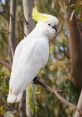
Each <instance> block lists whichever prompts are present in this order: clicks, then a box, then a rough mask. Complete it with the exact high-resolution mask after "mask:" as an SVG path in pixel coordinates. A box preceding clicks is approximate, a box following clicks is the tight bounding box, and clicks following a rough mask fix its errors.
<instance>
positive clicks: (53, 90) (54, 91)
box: [34, 79, 82, 115]
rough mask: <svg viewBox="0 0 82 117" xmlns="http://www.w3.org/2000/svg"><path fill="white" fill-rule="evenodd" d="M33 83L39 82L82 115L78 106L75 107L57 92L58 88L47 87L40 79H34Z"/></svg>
mask: <svg viewBox="0 0 82 117" xmlns="http://www.w3.org/2000/svg"><path fill="white" fill-rule="evenodd" d="M34 83H35V84H39V85H41V86H42V87H44V88H45V89H46V90H47V91H48V92H50V93H51V94H53V95H55V96H56V97H57V98H58V99H59V100H60V101H61V102H62V103H64V104H66V105H68V106H71V107H72V108H74V110H77V111H78V112H79V113H80V115H82V110H80V109H79V108H77V107H76V105H74V104H72V103H70V102H69V101H67V100H66V99H64V97H62V96H61V95H60V94H59V90H57V89H52V88H51V87H49V86H48V85H47V84H46V83H44V81H43V80H42V79H37V80H36V81H34Z"/></svg>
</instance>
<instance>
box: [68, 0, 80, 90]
mask: <svg viewBox="0 0 82 117" xmlns="http://www.w3.org/2000/svg"><path fill="white" fill-rule="evenodd" d="M72 4H75V0H70V6H69V8H68V11H67V19H66V21H67V24H68V29H69V47H70V58H71V68H72V77H73V78H74V79H75V81H76V84H77V85H78V87H79V88H82V37H81V35H80V32H79V28H78V25H77V20H76V15H75V13H74V15H73V17H72V19H71V20H70V17H71V15H72V12H73V10H74V8H73V7H71V6H72Z"/></svg>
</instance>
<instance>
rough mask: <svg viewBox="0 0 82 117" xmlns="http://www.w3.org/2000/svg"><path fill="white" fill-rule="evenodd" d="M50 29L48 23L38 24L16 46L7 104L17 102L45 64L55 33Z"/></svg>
mask: <svg viewBox="0 0 82 117" xmlns="http://www.w3.org/2000/svg"><path fill="white" fill-rule="evenodd" d="M53 21H54V20H52V24H51V27H52V26H53V23H54V22H53ZM50 23H51V20H50ZM55 23H56V22H55ZM51 27H50V26H49V25H48V22H45V23H38V24H37V26H36V28H35V29H34V30H33V31H32V32H31V33H30V34H29V35H28V36H27V37H25V38H24V39H23V40H22V41H21V42H20V43H19V45H18V46H17V48H16V50H15V55H14V58H13V65H12V71H11V77H10V82H9V95H8V98H7V101H8V102H10V103H14V102H19V101H20V100H21V97H22V94H23V91H24V90H25V89H26V87H27V86H28V85H29V83H30V82H31V81H32V80H33V79H34V78H35V77H36V76H37V74H38V72H39V71H40V69H41V68H43V67H44V66H45V65H46V64H47V61H48V57H49V39H50V38H53V36H54V35H55V32H56V31H55V30H54V29H52V28H51Z"/></svg>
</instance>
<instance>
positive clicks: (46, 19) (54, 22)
mask: <svg viewBox="0 0 82 117" xmlns="http://www.w3.org/2000/svg"><path fill="white" fill-rule="evenodd" d="M32 16H33V19H34V20H36V21H37V22H38V23H37V25H36V27H37V28H38V31H41V32H42V33H43V34H45V35H46V36H48V38H49V39H50V40H51V39H53V38H54V37H55V35H56V32H57V26H58V19H57V18H56V17H55V16H52V15H48V14H44V13H39V12H38V11H37V10H36V9H33V13H32Z"/></svg>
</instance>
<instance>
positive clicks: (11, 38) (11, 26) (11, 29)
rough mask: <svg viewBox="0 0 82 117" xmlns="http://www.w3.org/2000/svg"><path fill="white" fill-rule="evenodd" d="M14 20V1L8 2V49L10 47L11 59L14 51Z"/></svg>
mask: <svg viewBox="0 0 82 117" xmlns="http://www.w3.org/2000/svg"><path fill="white" fill-rule="evenodd" d="M15 20H16V0H10V22H9V47H10V55H11V58H12V59H13V55H14V50H15V46H16V43H15V40H16V36H15V24H16V22H15Z"/></svg>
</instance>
